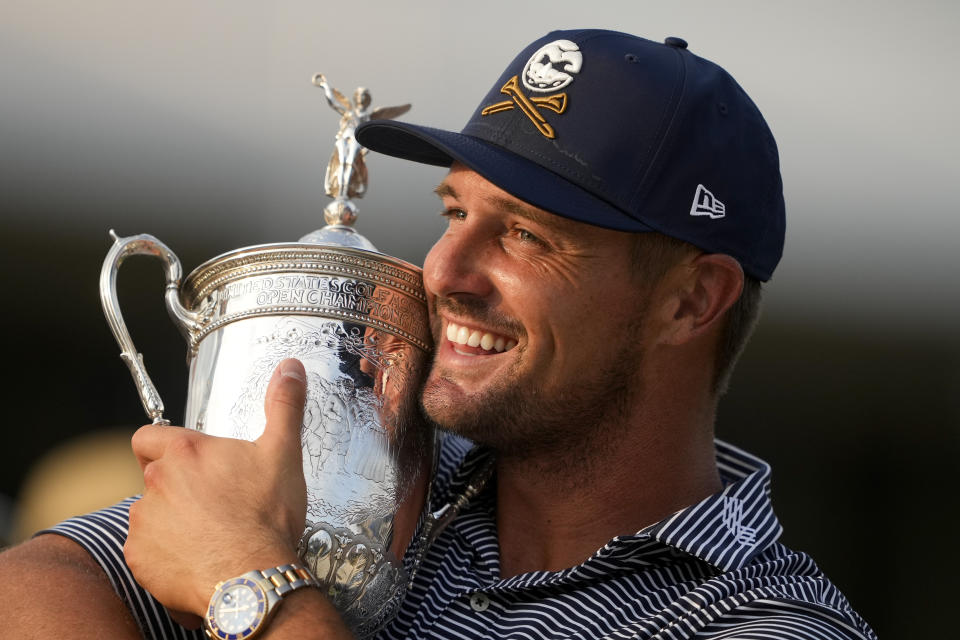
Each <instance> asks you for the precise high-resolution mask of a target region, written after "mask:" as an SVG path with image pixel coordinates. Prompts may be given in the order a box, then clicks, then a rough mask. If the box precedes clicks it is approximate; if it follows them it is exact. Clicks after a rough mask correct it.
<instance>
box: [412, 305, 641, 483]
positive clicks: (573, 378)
mask: <svg viewBox="0 0 960 640" xmlns="http://www.w3.org/2000/svg"><path fill="white" fill-rule="evenodd" d="M642 323H643V317H642V313H641V314H639V315H638V317H637V318H635V319H634V321H633V322H631V323H630V324H629V325H628V326H627V327H626V329H625V331H624V333H625V334H627V335H621V336H610V339H611V340H614V341H616V342H618V343H619V344H620V345H622V346H623V349H622V350H620V351H618V352H616V353H617V355H616V357H615V358H611V361H610V362H606V363H604V362H597V363H596V368H595V369H594V370H593V371H574V372H570V376H569V379H568V380H566V381H565V382H564V383H563V384H562V385H561V386H560V387H559V388H555V389H549V390H545V389H541V388H540V387H539V385H538V384H537V381H536V380H532V379H530V378H529V377H523V376H522V375H521V373H520V372H519V371H518V369H519V367H518V366H517V365H514V366H513V367H511V368H510V370H508V371H507V372H506V374H505V375H504V376H503V378H502V379H500V380H498V381H497V382H496V383H494V384H493V385H491V386H490V387H488V388H487V389H485V390H484V391H483V392H482V393H476V394H465V395H458V396H457V397H456V398H451V397H449V396H448V395H447V394H446V393H445V392H444V387H445V386H447V385H452V384H455V382H454V381H453V380H452V379H449V378H446V377H445V375H444V373H443V371H438V370H436V369H434V370H433V371H431V373H430V375H429V376H428V378H427V380H426V382H425V384H424V388H423V392H422V394H421V407H422V409H423V413H424V415H425V416H426V417H427V418H428V419H429V420H430V421H431V422H433V424H434V426H436V427H437V428H439V429H441V430H443V431H448V432H450V433H455V434H457V435H460V436H463V437H465V438H467V439H469V440H471V441H473V442H475V443H477V444H481V445H484V446H486V447H489V448H490V449H492V450H493V451H494V452H495V453H496V454H497V458H498V460H500V461H501V462H504V461H506V462H519V463H522V464H523V465H525V466H527V467H530V470H531V471H534V472H536V473H541V474H545V475H550V476H554V477H564V478H567V479H568V481H570V482H575V481H576V480H575V479H576V477H577V474H579V475H580V476H583V477H587V476H589V475H591V474H592V473H594V472H596V471H597V470H598V467H599V466H600V465H602V464H603V462H604V461H605V460H608V459H609V452H610V451H611V449H614V448H616V447H617V445H618V442H619V434H620V433H622V431H623V429H625V428H626V427H627V424H628V419H627V418H628V415H629V411H630V407H631V406H632V404H633V402H635V400H636V398H637V397H638V396H639V395H640V394H641V393H642V388H643V380H642V379H641V376H640V374H639V371H640V370H641V362H642V359H643V351H642V349H641V347H640V346H639V345H638V344H637V343H636V340H634V339H633V338H634V337H636V336H639V335H640V329H641V327H642ZM628 345H629V346H628ZM515 348H518V349H519V348H521V347H515ZM517 355H518V360H519V359H520V358H522V353H519V354H517ZM480 357H482V356H480Z"/></svg>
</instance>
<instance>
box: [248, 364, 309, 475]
mask: <svg viewBox="0 0 960 640" xmlns="http://www.w3.org/2000/svg"><path fill="white" fill-rule="evenodd" d="M306 397H307V374H306V371H305V370H304V368H303V364H302V363H301V362H300V361H299V360H294V359H293V358H288V359H286V360H284V361H283V362H281V363H280V364H279V365H278V366H277V368H276V370H275V371H274V372H273V377H272V378H270V384H269V385H268V386H267V395H266V398H264V401H263V409H264V413H265V414H266V417H267V424H266V427H265V428H264V430H263V435H261V436H260V437H259V438H258V439H257V444H259V445H261V446H267V447H275V448H280V449H286V450H288V451H296V454H297V456H299V455H300V425H301V424H302V423H303V404H304V401H305V400H306Z"/></svg>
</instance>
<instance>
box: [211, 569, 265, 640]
mask: <svg viewBox="0 0 960 640" xmlns="http://www.w3.org/2000/svg"><path fill="white" fill-rule="evenodd" d="M266 613H267V597H266V594H265V593H264V592H263V589H262V588H261V587H260V585H258V584H257V583H256V582H254V581H253V580H250V579H249V578H233V579H232V580H227V581H226V582H224V583H223V584H222V585H221V586H220V588H219V589H218V590H217V593H216V594H215V595H214V597H213V599H212V600H211V602H210V608H209V609H208V610H207V621H208V623H209V626H210V631H212V632H213V634H214V636H215V637H217V638H221V639H222V640H239V639H240V638H247V637H249V636H250V635H251V634H253V632H254V631H256V630H257V628H258V627H259V626H260V624H261V623H262V622H263V619H264V617H265V616H266Z"/></svg>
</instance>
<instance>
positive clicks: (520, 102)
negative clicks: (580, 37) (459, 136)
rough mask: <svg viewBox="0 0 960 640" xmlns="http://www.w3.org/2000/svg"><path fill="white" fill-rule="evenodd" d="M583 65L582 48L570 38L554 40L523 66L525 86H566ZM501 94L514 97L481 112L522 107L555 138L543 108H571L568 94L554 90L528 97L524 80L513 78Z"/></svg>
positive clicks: (534, 88)
mask: <svg viewBox="0 0 960 640" xmlns="http://www.w3.org/2000/svg"><path fill="white" fill-rule="evenodd" d="M582 67H583V54H582V53H580V47H578V46H577V44H576V43H575V42H571V41H570V40H554V41H553V42H550V43H548V44H545V45H543V46H542V47H540V48H539V49H537V50H536V52H534V54H533V55H532V56H530V59H529V60H528V61H527V64H526V66H525V67H524V68H523V80H522V82H523V86H524V87H526V88H527V90H529V91H535V92H539V93H547V92H550V91H556V90H557V89H562V88H564V87H566V86H567V85H569V84H570V83H571V82H573V77H574V75H576V74H577V73H579V72H580V69H581V68H582ZM500 93H503V94H505V95H508V96H510V100H504V101H502V102H496V103H494V104H491V105H487V106H486V107H484V109H483V110H482V111H481V112H480V113H481V115H484V116H488V115H491V114H494V113H500V112H503V111H510V110H511V109H515V108H516V109H520V111H522V112H523V113H524V115H526V116H527V117H528V118H530V121H531V122H532V123H533V125H534V126H535V127H536V128H537V130H538V131H539V132H540V133H541V134H543V135H544V136H545V137H547V138H555V137H556V135H557V134H556V131H555V130H554V128H553V127H552V126H551V125H550V123H548V122H547V120H546V118H544V117H543V114H542V113H540V110H541V109H549V110H550V111H553V112H555V113H563V112H564V111H566V109H567V94H566V93H554V94H551V95H547V96H528V95H526V94H525V93H524V92H523V91H522V90H521V88H520V79H519V78H518V77H517V76H513V77H511V78H510V79H509V80H507V82H506V83H504V85H503V86H502V87H501V88H500Z"/></svg>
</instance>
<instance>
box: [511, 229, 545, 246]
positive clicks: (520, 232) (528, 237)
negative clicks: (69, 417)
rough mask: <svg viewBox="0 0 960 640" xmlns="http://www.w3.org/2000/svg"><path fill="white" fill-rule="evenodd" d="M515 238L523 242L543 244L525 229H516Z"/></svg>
mask: <svg viewBox="0 0 960 640" xmlns="http://www.w3.org/2000/svg"><path fill="white" fill-rule="evenodd" d="M517 237H518V238H520V239H521V240H523V241H524V242H535V243H538V244H543V240H541V239H540V238H538V237H537V236H535V235H533V234H532V233H530V232H529V231H527V230H526V229H517Z"/></svg>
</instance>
